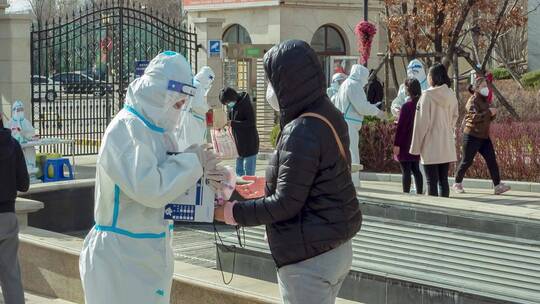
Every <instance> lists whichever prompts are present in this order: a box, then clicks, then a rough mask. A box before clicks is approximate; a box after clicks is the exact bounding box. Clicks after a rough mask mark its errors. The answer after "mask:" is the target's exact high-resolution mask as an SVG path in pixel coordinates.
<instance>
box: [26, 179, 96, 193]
mask: <svg viewBox="0 0 540 304" xmlns="http://www.w3.org/2000/svg"><path fill="white" fill-rule="evenodd" d="M95 184H96V179H95V178H88V179H74V180H69V181H62V182H53V183H39V184H32V185H30V189H29V190H28V192H25V193H24V194H23V195H25V196H28V195H30V194H35V193H41V192H50V191H57V190H66V189H67V190H73V189H76V188H84V187H93V186H94V185H95Z"/></svg>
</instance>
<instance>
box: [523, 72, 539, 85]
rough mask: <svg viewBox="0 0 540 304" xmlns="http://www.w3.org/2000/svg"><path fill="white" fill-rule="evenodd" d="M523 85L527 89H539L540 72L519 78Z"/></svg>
mask: <svg viewBox="0 0 540 304" xmlns="http://www.w3.org/2000/svg"><path fill="white" fill-rule="evenodd" d="M521 81H522V82H523V85H524V86H526V87H529V88H538V87H540V70H537V71H532V72H529V73H526V74H524V75H523V77H521Z"/></svg>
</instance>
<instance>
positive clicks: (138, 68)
mask: <svg viewBox="0 0 540 304" xmlns="http://www.w3.org/2000/svg"><path fill="white" fill-rule="evenodd" d="M149 63H150V61H148V60H138V61H135V78H139V77H141V76H142V75H143V74H144V70H146V67H147V66H148V64H149Z"/></svg>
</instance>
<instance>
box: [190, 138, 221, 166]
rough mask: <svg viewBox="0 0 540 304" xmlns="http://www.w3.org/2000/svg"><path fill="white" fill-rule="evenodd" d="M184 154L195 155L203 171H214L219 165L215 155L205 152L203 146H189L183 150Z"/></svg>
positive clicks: (211, 152)
mask: <svg viewBox="0 0 540 304" xmlns="http://www.w3.org/2000/svg"><path fill="white" fill-rule="evenodd" d="M184 153H194V154H196V155H197V158H199V162H200V163H201V166H202V167H203V170H207V169H214V168H215V167H216V166H217V164H218V163H219V160H218V159H217V155H216V153H214V152H213V151H209V150H206V146H205V145H197V144H195V145H191V146H189V147H187V149H186V150H184Z"/></svg>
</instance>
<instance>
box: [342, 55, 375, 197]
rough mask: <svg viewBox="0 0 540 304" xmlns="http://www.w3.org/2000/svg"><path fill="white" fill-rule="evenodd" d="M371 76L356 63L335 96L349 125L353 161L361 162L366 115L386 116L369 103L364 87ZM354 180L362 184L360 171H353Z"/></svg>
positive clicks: (356, 184) (355, 183) (354, 162)
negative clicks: (362, 132)
mask: <svg viewBox="0 0 540 304" xmlns="http://www.w3.org/2000/svg"><path fill="white" fill-rule="evenodd" d="M368 78H369V70H368V69H367V68H366V67H364V66H363V65H360V64H355V65H353V66H352V68H351V75H350V76H349V77H348V78H347V80H345V81H344V82H343V84H342V85H341V87H340V88H339V91H338V93H337V95H336V96H335V106H336V108H338V109H339V110H340V111H341V113H343V117H344V118H345V121H346V122H347V125H348V126H349V138H350V140H351V145H350V150H351V151H350V152H351V156H352V163H353V164H356V165H359V164H360V150H359V147H358V145H359V144H360V130H361V129H362V123H363V121H364V116H377V117H379V118H381V119H384V118H385V114H384V112H383V111H381V110H379V108H377V106H375V105H373V104H371V103H369V101H368V100H367V96H366V93H365V91H364V87H365V86H366V84H367V82H368ZM352 175H353V177H352V179H353V182H354V185H355V186H356V187H359V186H360V172H354V173H352Z"/></svg>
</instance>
